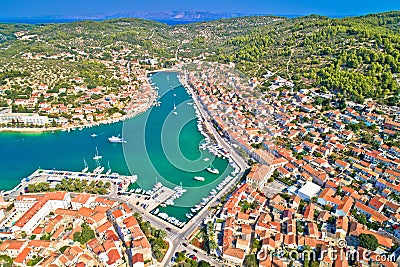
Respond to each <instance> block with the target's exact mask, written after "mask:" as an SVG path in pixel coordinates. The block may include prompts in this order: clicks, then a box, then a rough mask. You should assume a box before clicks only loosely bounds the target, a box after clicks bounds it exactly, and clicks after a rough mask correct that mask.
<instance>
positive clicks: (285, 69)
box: [0, 12, 400, 105]
mask: <svg viewBox="0 0 400 267" xmlns="http://www.w3.org/2000/svg"><path fill="white" fill-rule="evenodd" d="M21 33H23V34H21ZM21 36H22V37H21ZM123 49H130V50H133V51H134V53H130V54H129V58H124V59H127V60H134V59H143V58H157V59H158V62H160V64H161V66H165V67H168V66H170V65H171V64H174V62H175V61H176V59H201V60H210V61H219V62H221V63H229V62H233V63H235V64H236V68H237V69H239V70H240V71H242V72H244V73H245V74H247V75H248V76H251V77H258V78H259V79H260V80H261V82H262V81H263V79H262V76H263V75H264V74H265V73H266V71H267V70H270V71H273V72H274V73H276V74H278V75H280V76H283V77H285V78H290V79H292V80H293V81H294V83H295V85H296V88H304V87H319V88H320V89H321V91H323V92H328V91H329V92H332V93H334V94H336V95H338V96H339V97H345V98H348V99H351V100H353V101H356V102H359V103H361V102H363V101H364V99H366V98H374V99H378V100H379V101H380V102H382V103H387V104H390V105H395V104H398V103H399V99H398V95H399V92H400V89H399V81H398V79H399V78H400V76H399V74H398V73H399V72H400V12H389V13H381V14H373V15H367V16H361V17H347V18H342V19H336V18H335V19H331V18H327V17H322V16H316V15H311V16H306V17H299V18H291V19H288V18H282V17H273V16H266V17H243V18H233V19H226V20H216V21H211V22H204V23H194V24H186V25H175V26H168V25H165V24H162V23H158V22H153V21H146V20H140V19H113V20H106V21H102V22H93V21H83V22H75V23H65V24H49V25H24V24H16V25H12V24H1V25H0V61H1V62H2V63H3V64H4V65H5V66H12V65H13V64H7V62H18V63H19V64H18V65H19V66H18V69H17V70H18V73H23V74H24V75H29V72H30V71H32V70H30V69H29V68H27V71H26V72H24V71H23V69H21V67H20V66H21V65H22V66H23V65H24V64H25V65H27V66H28V65H29V64H31V63H29V62H27V59H25V58H24V56H26V55H27V54H29V55H32V56H35V55H38V54H39V55H45V56H47V57H51V56H54V55H57V54H60V53H69V54H68V57H65V56H64V57H60V59H58V60H66V58H67V59H68V61H69V62H72V61H74V60H75V61H82V60H107V59H108V58H111V57H112V55H113V54H115V52H116V51H120V50H123ZM51 64H54V65H55V66H57V68H55V69H58V68H59V65H60V64H59V63H57V59H52V60H51V61H47V62H46V66H47V68H49V67H50V68H51V66H49V65H51ZM80 65H81V64H78V63H76V64H75V63H69V64H65V66H66V67H68V68H71V69H74V70H75V69H79V68H80ZM17 70H15V69H3V70H2V73H0V76H1V77H4V76H6V75H10V73H13V71H17ZM13 75H14V74H13Z"/></svg>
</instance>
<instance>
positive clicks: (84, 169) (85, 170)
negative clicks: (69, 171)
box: [82, 159, 89, 173]
mask: <svg viewBox="0 0 400 267" xmlns="http://www.w3.org/2000/svg"><path fill="white" fill-rule="evenodd" d="M83 164H85V168H83V170H82V172H83V173H85V172H87V171H88V170H89V166H88V165H87V163H86V160H85V159H83Z"/></svg>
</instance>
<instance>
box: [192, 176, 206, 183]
mask: <svg viewBox="0 0 400 267" xmlns="http://www.w3.org/2000/svg"><path fill="white" fill-rule="evenodd" d="M193 179H195V180H197V181H200V182H204V180H205V178H204V177H203V176H195V177H193Z"/></svg>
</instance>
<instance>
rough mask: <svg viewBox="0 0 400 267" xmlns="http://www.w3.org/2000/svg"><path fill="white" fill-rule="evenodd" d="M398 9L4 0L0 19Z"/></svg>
mask: <svg viewBox="0 0 400 267" xmlns="http://www.w3.org/2000/svg"><path fill="white" fill-rule="evenodd" d="M396 10H400V1H399V2H397V3H395V2H394V1H392V0H382V1H379V3H378V2H377V1H373V0H365V1H358V0H355V1H344V0H337V1H331V2H327V1H315V0H314V1H313V0H281V1H276V0H272V1H268V2H266V1H257V0H248V1H246V2H243V1H241V0H232V1H229V2H224V1H218V0H217V1H215V0H204V1H201V2H195V3H193V2H190V1H181V0H170V1H168V0H167V1H166V0H164V1H162V0H148V1H144V2H137V1H130V0H116V1H113V2H112V3H111V2H110V1H107V0H86V1H78V0H68V1H67V0H60V1H30V0H16V1H7V4H3V5H1V9H0V18H34V17H58V16H61V17H68V16H69V17H72V16H101V15H113V14H118V13H135V12H136V13H137V12H174V11H177V12H214V13H224V12H226V13H242V14H246V15H279V16H304V15H309V14H318V15H324V16H330V17H343V16H358V15H365V14H370V13H380V12H388V11H396Z"/></svg>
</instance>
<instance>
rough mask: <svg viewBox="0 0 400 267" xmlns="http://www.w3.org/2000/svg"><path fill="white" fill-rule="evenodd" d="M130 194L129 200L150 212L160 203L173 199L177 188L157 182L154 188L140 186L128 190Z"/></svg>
mask: <svg viewBox="0 0 400 267" xmlns="http://www.w3.org/2000/svg"><path fill="white" fill-rule="evenodd" d="M127 193H128V194H129V196H130V198H129V202H130V203H131V204H132V205H135V206H136V207H138V208H139V209H141V210H143V211H147V212H150V211H151V210H153V209H155V208H156V207H158V206H159V205H160V204H163V203H165V202H166V201H168V200H169V199H171V198H172V197H173V196H174V194H175V193H176V191H175V190H173V189H170V188H168V187H166V186H164V185H162V184H161V183H156V184H155V185H154V187H153V189H152V190H148V191H146V190H143V189H140V188H137V189H132V190H131V191H129V190H128V191H127Z"/></svg>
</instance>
